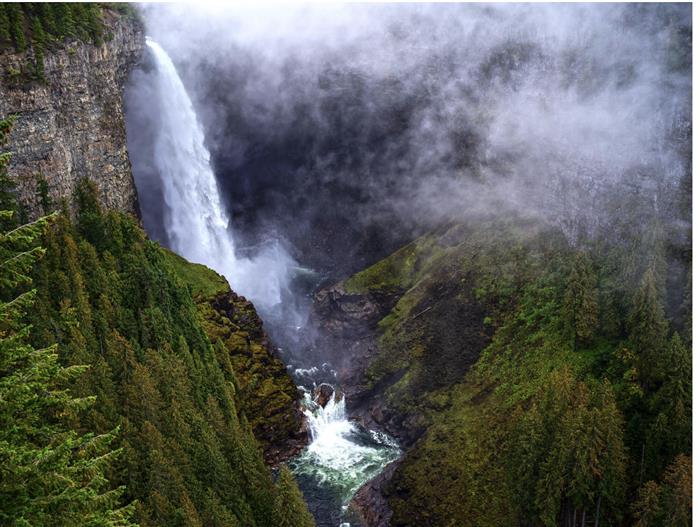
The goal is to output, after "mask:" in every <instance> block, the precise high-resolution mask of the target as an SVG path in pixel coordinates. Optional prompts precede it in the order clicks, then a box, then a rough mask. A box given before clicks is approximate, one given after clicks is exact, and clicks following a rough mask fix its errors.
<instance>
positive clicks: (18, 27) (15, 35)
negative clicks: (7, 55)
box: [5, 4, 27, 51]
mask: <svg viewBox="0 0 700 527" xmlns="http://www.w3.org/2000/svg"><path fill="white" fill-rule="evenodd" d="M5 9H6V10H7V15H8V18H9V21H10V35H12V41H13V43H14V45H15V49H16V50H17V51H24V50H25V48H26V47H27V44H26V41H25V38H24V12H23V11H22V5H21V4H5Z"/></svg>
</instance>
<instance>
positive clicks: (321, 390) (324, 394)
mask: <svg viewBox="0 0 700 527" xmlns="http://www.w3.org/2000/svg"><path fill="white" fill-rule="evenodd" d="M334 393H335V389H334V388H333V386H331V385H330V384H326V383H325V382H324V383H323V384H321V385H319V386H317V387H316V389H315V390H314V401H316V403H317V404H318V405H319V406H320V407H321V408H325V407H326V405H327V404H328V402H329V401H330V400H331V397H333V394H334Z"/></svg>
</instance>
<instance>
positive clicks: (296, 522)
mask: <svg viewBox="0 0 700 527" xmlns="http://www.w3.org/2000/svg"><path fill="white" fill-rule="evenodd" d="M277 511H278V513H279V527H314V525H315V523H314V519H313V517H312V516H311V513H309V510H308V508H307V507H306V504H305V503H304V498H303V496H302V494H301V491H300V490H299V487H298V486H297V483H296V481H295V480H294V476H293V475H292V472H291V471H290V470H289V469H288V468H287V466H286V465H282V466H281V467H280V471H279V475H278V476H277Z"/></svg>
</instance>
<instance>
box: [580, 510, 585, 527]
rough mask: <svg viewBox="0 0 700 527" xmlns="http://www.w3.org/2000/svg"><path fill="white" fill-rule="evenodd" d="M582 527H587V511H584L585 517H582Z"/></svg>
mask: <svg viewBox="0 0 700 527" xmlns="http://www.w3.org/2000/svg"><path fill="white" fill-rule="evenodd" d="M581 527H586V509H585V508H584V509H583V515H582V517H581Z"/></svg>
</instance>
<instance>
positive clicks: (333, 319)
mask: <svg viewBox="0 0 700 527" xmlns="http://www.w3.org/2000/svg"><path fill="white" fill-rule="evenodd" d="M396 298H397V297H396V295H390V294H383V293H362V294H355V293H348V292H347V291H346V290H345V289H344V288H343V286H342V285H341V284H336V285H334V286H332V287H328V288H325V289H321V290H320V291H318V292H317V293H316V294H315V295H314V316H315V318H316V320H317V321H318V323H319V325H320V327H321V328H322V329H323V330H325V331H326V332H328V334H330V335H333V336H336V337H344V338H360V337H363V336H366V335H367V334H368V333H370V332H371V331H372V330H373V329H374V328H375V327H376V325H377V322H379V321H380V320H381V319H382V318H383V317H384V316H385V315H386V313H387V312H388V311H389V310H390V309H391V306H393V305H394V303H395V302H396Z"/></svg>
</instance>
